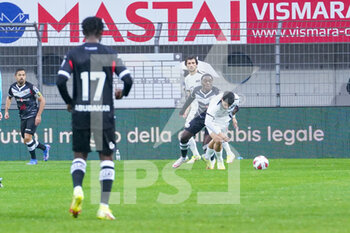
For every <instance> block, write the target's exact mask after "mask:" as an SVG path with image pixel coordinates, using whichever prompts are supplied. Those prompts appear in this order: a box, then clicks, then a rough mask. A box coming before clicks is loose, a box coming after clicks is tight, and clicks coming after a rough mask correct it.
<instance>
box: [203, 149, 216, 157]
mask: <svg viewBox="0 0 350 233" xmlns="http://www.w3.org/2000/svg"><path fill="white" fill-rule="evenodd" d="M213 153H214V149H210V148H209V147H208V148H207V151H206V152H205V155H204V157H205V159H206V160H210V157H211V156H212V154H213Z"/></svg>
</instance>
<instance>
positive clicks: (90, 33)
mask: <svg viewBox="0 0 350 233" xmlns="http://www.w3.org/2000/svg"><path fill="white" fill-rule="evenodd" d="M82 27H83V34H84V36H85V38H87V39H88V38H89V37H90V38H91V37H95V38H96V39H98V40H101V37H102V33H103V27H104V26H103V22H102V19H100V18H98V17H95V16H92V17H87V18H86V19H84V20H83V23H82Z"/></svg>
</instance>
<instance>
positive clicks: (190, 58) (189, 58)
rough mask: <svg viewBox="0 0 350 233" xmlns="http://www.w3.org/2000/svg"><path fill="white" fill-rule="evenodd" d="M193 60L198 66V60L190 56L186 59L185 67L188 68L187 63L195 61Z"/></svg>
mask: <svg viewBox="0 0 350 233" xmlns="http://www.w3.org/2000/svg"><path fill="white" fill-rule="evenodd" d="M193 59H194V60H195V61H196V64H197V65H198V59H197V58H196V57H195V56H189V57H186V59H185V66H187V61H189V60H193Z"/></svg>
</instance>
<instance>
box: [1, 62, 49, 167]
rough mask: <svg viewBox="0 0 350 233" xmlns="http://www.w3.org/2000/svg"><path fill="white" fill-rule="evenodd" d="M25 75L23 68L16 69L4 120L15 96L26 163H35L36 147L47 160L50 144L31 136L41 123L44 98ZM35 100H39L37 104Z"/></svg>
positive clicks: (8, 116) (7, 99)
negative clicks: (27, 155) (28, 158)
mask: <svg viewBox="0 0 350 233" xmlns="http://www.w3.org/2000/svg"><path fill="white" fill-rule="evenodd" d="M26 77H27V76H26V71H25V69H23V68H19V69H17V70H16V72H15V79H16V82H15V83H13V84H12V85H11V86H10V88H9V91H8V96H7V98H6V105H5V115H4V118H5V120H7V119H9V118H10V114H9V111H8V110H9V108H10V106H11V100H12V98H15V100H16V102H17V107H18V110H19V117H20V118H21V136H22V138H23V139H24V143H25V144H26V146H27V148H28V151H29V153H30V157H31V159H30V161H29V163H27V164H28V165H36V164H37V163H38V160H37V158H36V153H35V150H36V149H37V148H39V149H41V150H42V151H43V157H44V158H43V159H44V161H47V160H48V158H49V150H50V145H44V144H42V143H40V142H39V141H37V140H35V139H34V138H33V136H34V134H35V132H36V128H37V126H38V125H39V124H40V123H41V114H42V112H43V111H44V107H45V98H44V97H43V95H42V94H41V92H40V91H39V90H38V88H37V87H35V86H34V85H33V84H31V83H30V82H27V81H26ZM37 101H39V106H38V104H37Z"/></svg>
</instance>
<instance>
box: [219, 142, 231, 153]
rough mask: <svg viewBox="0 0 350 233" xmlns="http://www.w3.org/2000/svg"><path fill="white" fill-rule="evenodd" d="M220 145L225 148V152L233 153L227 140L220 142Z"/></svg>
mask: <svg viewBox="0 0 350 233" xmlns="http://www.w3.org/2000/svg"><path fill="white" fill-rule="evenodd" d="M222 147H223V148H224V149H225V151H226V154H231V155H233V152H232V150H231V148H230V145H229V144H228V142H223V143H222Z"/></svg>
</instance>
